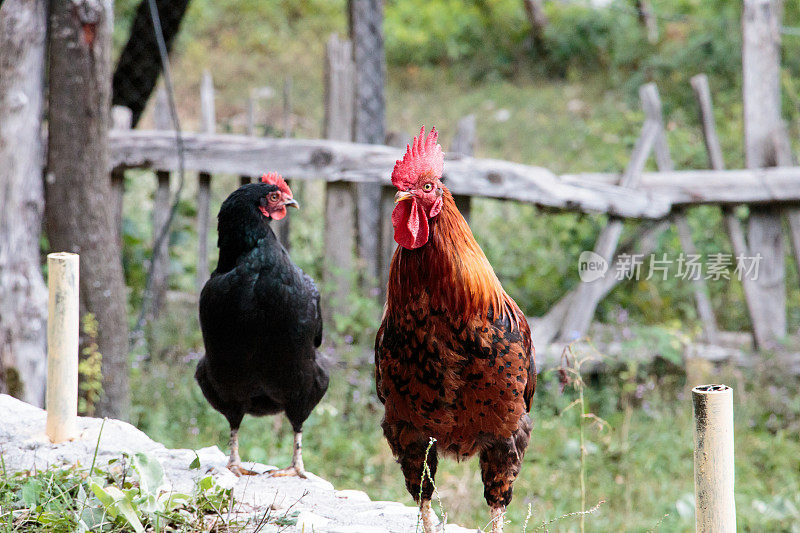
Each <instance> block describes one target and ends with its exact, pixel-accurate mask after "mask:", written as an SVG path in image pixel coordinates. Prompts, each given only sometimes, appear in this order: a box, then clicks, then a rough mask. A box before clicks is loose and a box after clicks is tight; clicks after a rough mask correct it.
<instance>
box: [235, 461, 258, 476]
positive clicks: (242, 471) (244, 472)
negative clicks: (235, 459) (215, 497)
mask: <svg viewBox="0 0 800 533" xmlns="http://www.w3.org/2000/svg"><path fill="white" fill-rule="evenodd" d="M228 470H230V471H231V472H233V473H234V474H235V475H236V477H241V476H257V475H258V472H253V471H252V470H248V469H247V468H245V467H243V466H242V464H241V463H228Z"/></svg>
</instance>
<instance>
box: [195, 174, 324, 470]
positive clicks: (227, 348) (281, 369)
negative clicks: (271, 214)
mask: <svg viewBox="0 0 800 533" xmlns="http://www.w3.org/2000/svg"><path fill="white" fill-rule="evenodd" d="M287 190H288V188H287ZM275 191H278V192H280V191H279V190H278V187H277V186H275V185H271V184H265V183H252V184H248V185H244V186H242V187H240V188H239V189H238V190H236V191H234V192H233V193H232V194H231V195H230V196H229V197H228V198H227V199H226V200H225V202H223V204H222V208H221V209H220V213H219V217H218V228H219V240H218V246H219V263H218V265H217V269H216V270H215V271H214V272H213V273H212V274H211V278H210V279H209V280H208V282H207V283H206V284H205V287H203V291H202V293H201V295H200V326H201V329H202V331H203V341H204V342H205V347H206V355H205V357H204V358H203V359H202V360H201V361H200V363H199V364H198V366H197V372H196V373H195V378H196V379H197V382H198V384H199V385H200V388H201V389H202V391H203V394H204V395H205V397H206V399H207V400H208V401H209V403H210V404H211V405H212V406H213V407H214V408H215V409H216V410H218V411H219V412H220V413H222V414H223V415H225V417H226V418H227V419H228V422H229V423H230V426H231V462H230V466H231V467H232V468H231V469H232V470H234V471H235V472H236V471H237V470H239V472H237V473H242V472H243V471H242V469H241V467H240V466H239V465H238V463H239V457H238V450H237V447H238V446H237V440H236V432H237V430H238V428H239V425H240V423H241V421H242V418H243V417H244V415H245V414H250V415H255V416H263V415H271V414H278V413H281V412H284V413H286V417H287V418H288V419H289V421H290V422H291V424H292V428H293V429H294V431H295V433H296V437H295V458H294V460H293V464H292V465H293V467H295V472H293V473H296V474H298V475H303V471H302V459H301V458H300V433H301V431H302V426H303V422H304V421H305V420H306V418H308V415H309V414H310V413H311V411H312V409H313V408H314V407H315V406H316V405H317V403H318V402H319V401H320V400H321V399H322V397H323V395H324V394H325V391H326V390H327V388H328V372H327V370H326V369H325V368H323V366H321V365H320V364H319V361H318V358H317V353H316V348H317V347H318V346H319V345H320V343H321V342H322V316H321V313H320V306H319V291H318V290H317V288H316V286H315V285H314V281H313V280H312V279H311V278H310V277H309V276H308V275H306V274H305V273H304V272H303V271H302V270H300V268H299V267H297V266H296V265H295V264H294V263H293V262H292V260H291V259H290V258H289V254H288V253H287V251H286V250H285V249H284V248H283V246H281V244H280V242H279V241H278V239H277V238H276V236H275V234H274V233H273V231H272V229H271V228H270V227H269V223H268V221H269V218H268V217H267V216H265V215H264V214H262V211H261V210H260V209H259V208H261V209H264V206H265V205H266V199H267V198H268V197H269V196H270V194H271V193H274V192H275ZM273 196H274V197H276V198H277V197H278V196H277V195H274V194H273ZM284 198H285V199H286V201H285V202H283V203H281V206H283V205H290V204H294V205H296V203H295V202H294V201H293V200H291V196H290V195H285V196H284ZM298 462H299V464H297V463H298ZM244 473H246V472H244Z"/></svg>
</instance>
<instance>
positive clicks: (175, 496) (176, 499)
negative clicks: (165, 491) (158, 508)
mask: <svg viewBox="0 0 800 533" xmlns="http://www.w3.org/2000/svg"><path fill="white" fill-rule="evenodd" d="M191 500H192V497H191V496H189V495H188V494H182V493H180V492H173V493H172V494H170V495H169V496H166V498H165V499H164V509H165V510H166V511H174V510H175V509H176V508H178V507H180V506H181V505H183V504H185V503H188V502H190V501H191Z"/></svg>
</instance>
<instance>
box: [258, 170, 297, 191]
mask: <svg viewBox="0 0 800 533" xmlns="http://www.w3.org/2000/svg"><path fill="white" fill-rule="evenodd" d="M261 182H262V183H269V184H270V185H277V186H278V189H280V190H281V192H283V193H285V194H288V195H289V196H291V195H292V190H291V189H290V188H289V186H288V185H287V184H286V181H284V179H283V177H282V176H281V175H280V174H278V173H277V172H267V173H266V174H264V175H263V176H261Z"/></svg>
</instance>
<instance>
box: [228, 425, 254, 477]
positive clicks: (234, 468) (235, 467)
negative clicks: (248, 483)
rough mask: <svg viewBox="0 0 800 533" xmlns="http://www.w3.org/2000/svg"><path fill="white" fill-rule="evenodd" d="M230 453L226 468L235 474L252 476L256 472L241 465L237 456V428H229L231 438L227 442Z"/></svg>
mask: <svg viewBox="0 0 800 533" xmlns="http://www.w3.org/2000/svg"><path fill="white" fill-rule="evenodd" d="M229 446H230V449H231V455H230V458H229V459H228V470H230V471H231V472H233V473H234V474H236V475H237V476H254V475H255V474H256V473H255V472H253V471H252V470H248V469H246V468H244V467H243V466H242V459H241V457H239V428H238V427H237V428H231V440H230V443H229Z"/></svg>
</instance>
